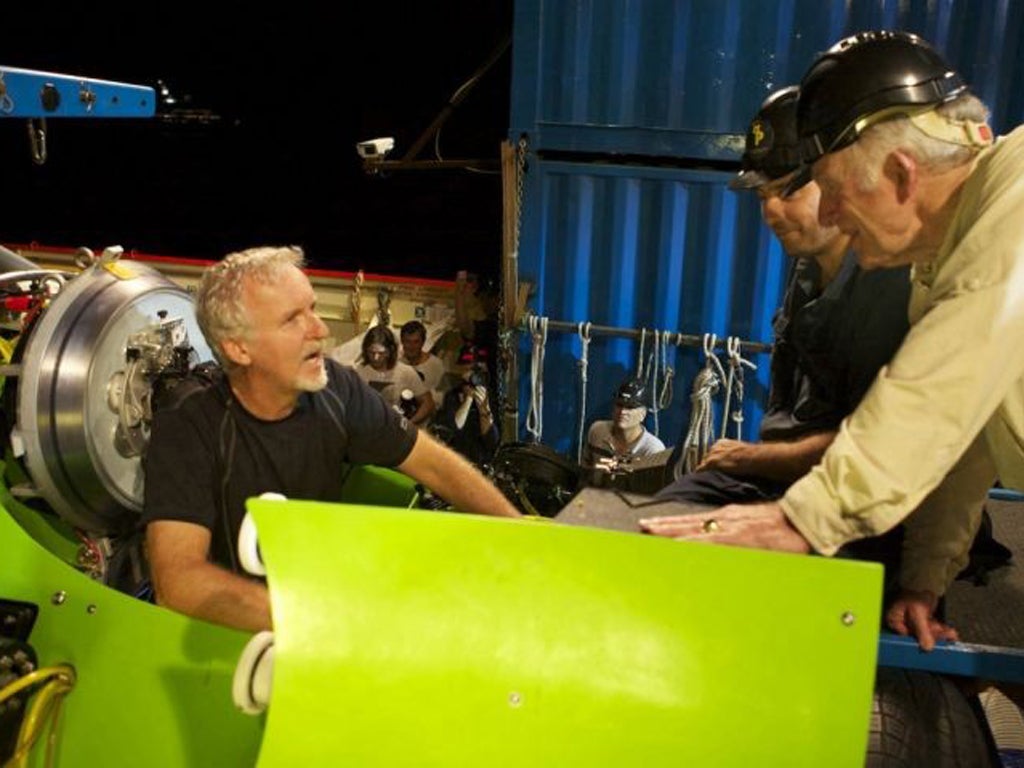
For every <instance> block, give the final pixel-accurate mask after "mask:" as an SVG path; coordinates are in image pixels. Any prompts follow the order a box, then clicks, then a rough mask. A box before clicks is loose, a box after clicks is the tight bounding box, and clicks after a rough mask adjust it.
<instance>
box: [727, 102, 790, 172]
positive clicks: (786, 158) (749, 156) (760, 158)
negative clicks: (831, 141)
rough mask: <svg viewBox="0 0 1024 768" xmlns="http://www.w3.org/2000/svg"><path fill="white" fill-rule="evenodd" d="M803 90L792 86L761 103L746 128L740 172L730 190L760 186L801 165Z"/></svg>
mask: <svg viewBox="0 0 1024 768" xmlns="http://www.w3.org/2000/svg"><path fill="white" fill-rule="evenodd" d="M799 93H800V89H799V88H798V87H797V86H795V85H791V86H789V87H788V88H783V89H782V90H779V91H775V92H774V93H773V94H771V95H770V96H769V97H768V98H767V99H765V100H764V101H763V102H762V103H761V107H760V109H758V111H757V115H755V116H754V119H753V120H751V121H750V127H749V128H748V129H747V139H746V145H745V147H744V150H743V158H742V159H741V161H740V172H739V174H737V176H736V177H735V178H734V179H733V180H732V181H730V182H729V189H757V188H758V187H761V186H763V185H765V184H768V183H770V182H772V181H775V180H777V179H781V178H782V177H784V176H786V175H787V174H790V173H792V172H793V171H794V170H796V169H797V168H798V167H799V165H800V141H799V136H798V135H797V131H796V106H797V96H798V95H799Z"/></svg>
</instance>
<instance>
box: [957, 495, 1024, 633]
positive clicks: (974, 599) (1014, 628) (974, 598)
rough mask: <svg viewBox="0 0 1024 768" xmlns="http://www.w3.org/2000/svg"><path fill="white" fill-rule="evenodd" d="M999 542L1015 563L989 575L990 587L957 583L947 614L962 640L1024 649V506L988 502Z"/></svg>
mask: <svg viewBox="0 0 1024 768" xmlns="http://www.w3.org/2000/svg"><path fill="white" fill-rule="evenodd" d="M988 513H989V515H990V516H991V517H992V532H993V535H994V536H995V538H996V540H997V541H998V542H999V543H1000V544H1003V545H1004V546H1006V547H1009V548H1010V550H1011V551H1012V552H1013V553H1014V558H1013V562H1012V563H1011V564H1010V565H1009V566H1006V567H1004V568H999V569H998V570H995V571H993V572H992V573H991V574H989V578H988V584H986V585H985V586H975V585H973V584H972V583H971V582H969V581H956V582H954V583H953V586H952V587H951V588H950V590H949V593H948V594H947V597H946V612H947V616H948V618H949V620H950V621H951V622H952V623H953V624H954V625H955V626H956V627H957V630H958V631H959V632H960V638H961V639H962V640H965V641H967V642H971V643H984V644H987V645H1004V646H1012V647H1015V648H1024V502H1019V501H992V500H990V501H989V502H988Z"/></svg>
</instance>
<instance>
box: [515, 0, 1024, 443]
mask: <svg viewBox="0 0 1024 768" xmlns="http://www.w3.org/2000/svg"><path fill="white" fill-rule="evenodd" d="M877 28H888V29H905V30H909V31H913V32H917V33H919V34H921V35H922V36H924V37H925V38H926V39H928V40H929V41H930V42H932V43H933V44H934V45H936V46H937V47H938V48H939V49H940V50H942V51H943V52H944V53H945V54H946V56H947V57H948V58H949V60H950V61H951V63H953V65H954V66H955V67H957V68H958V69H959V70H960V72H961V73H962V74H963V75H964V76H965V77H966V78H967V80H968V81H969V82H970V83H972V86H973V89H974V90H975V92H976V93H978V95H979V96H981V97H982V98H983V100H985V101H986V103H987V104H989V106H990V107H991V108H992V110H993V124H994V126H995V127H996V129H997V130H1000V131H1001V130H1005V129H1006V128H1008V127H1009V126H1012V125H1015V124H1016V123H1018V122H1021V121H1022V119H1024V89H1021V88H1019V87H1017V88H1015V87H1014V84H1015V83H1017V82H1019V80H1020V77H1021V75H1022V74H1024V72H1022V70H1024V46H1022V42H1021V41H1022V40H1024V3H1017V2H1010V1H1009V0H975V1H970V0H956V1H954V0H930V1H923V2H914V1H913V0H872V1H871V2H861V1H859V0H847V1H844V2H824V1H823V0H813V1H812V0H689V1H687V0H617V1H612V0H607V1H601V0H557V1H555V0H543V1H542V0H517V3H516V19H515V38H514V49H513V87H512V116H511V126H510V131H509V137H510V139H512V140H513V141H518V140H519V139H520V138H525V141H526V145H527V147H528V155H527V174H526V182H525V187H524V196H523V214H522V215H523V218H522V228H521V237H520V245H519V268H520V269H519V271H520V278H521V279H522V280H525V281H528V282H530V283H532V284H533V285H534V287H535V292H534V294H533V296H532V298H531V301H530V304H529V306H530V308H531V309H532V310H533V311H534V312H536V313H537V314H539V315H544V316H547V317H550V318H551V319H553V320H561V321H569V322H573V323H576V322H582V321H590V322H592V323H595V324H603V325H611V326H621V327H633V328H639V327H646V328H656V329H662V330H671V331H682V332H684V333H688V334H701V333H704V332H714V333H716V334H718V335H719V336H720V337H721V336H725V335H738V336H741V337H743V338H744V339H749V340H753V341H760V342H769V341H770V340H771V329H770V318H771V315H772V312H773V311H774V308H775V307H776V306H777V304H778V302H779V299H780V297H781V290H782V286H783V282H784V272H785V269H786V258H785V256H784V254H782V253H781V251H780V248H779V246H778V243H777V242H776V241H775V239H774V238H773V237H772V236H771V235H770V233H769V232H768V230H767V229H766V228H765V227H764V226H763V225H762V224H761V223H760V216H759V212H758V206H757V201H756V198H754V196H753V195H749V194H742V195H737V194H734V193H731V192H729V191H728V190H727V189H726V187H725V183H726V182H727V181H728V179H729V178H730V176H731V173H732V172H733V169H734V167H735V166H734V165H733V163H735V161H737V160H738V158H739V154H740V152H741V151H742V146H743V133H744V131H745V129H746V126H747V124H748V122H749V120H750V118H751V117H752V115H753V113H754V112H755V111H756V109H757V106H758V104H759V103H760V102H761V100H762V99H763V98H764V97H765V96H766V95H767V94H768V93H770V92H772V91H773V90H775V89H777V88H780V87H782V86H784V85H787V84H790V83H793V82H797V81H799V79H800V77H801V75H802V74H803V72H804V70H805V69H806V68H807V66H808V65H809V64H810V63H811V61H813V59H814V57H815V55H816V54H817V53H818V52H819V51H822V50H824V49H826V48H828V47H829V46H830V45H831V44H832V43H834V42H835V41H836V40H838V39H840V38H841V37H843V36H845V35H847V34H851V33H852V32H856V31H859V30H863V29H877ZM669 158H671V160H672V163H673V167H666V166H665V161H666V160H667V159H669ZM519 348H520V351H521V353H522V356H521V364H520V373H521V386H520V393H519V394H520V398H519V401H520V423H521V424H522V423H524V420H525V417H526V413H527V406H528V395H529V371H530V367H529V363H530V361H529V357H530V343H529V339H528V338H527V334H523V335H522V338H521V343H520V347H519ZM580 349H581V345H580V342H579V340H578V338H577V337H576V334H575V333H550V334H549V339H548V343H547V348H546V361H545V362H546V364H545V368H544V392H545V408H544V416H543V425H544V434H543V442H544V443H546V444H548V445H551V446H552V447H554V448H555V449H557V450H560V451H563V452H565V453H572V454H575V451H576V445H577V424H578V420H579V415H580V391H579V390H580V384H579V366H578V363H577V360H578V357H579V354H580ZM649 352H650V344H648V345H647V349H646V351H645V357H646V356H647V355H648V354H649ZM637 358H638V344H637V342H635V341H630V340H627V339H622V338H610V337H595V339H594V341H593V342H592V344H591V348H590V364H589V366H588V372H589V383H588V403H587V413H586V421H587V422H588V423H589V422H590V421H591V420H593V419H594V418H606V417H607V414H608V412H609V410H610V406H611V394H612V391H613V390H614V388H615V387H616V386H617V385H618V384H619V382H620V381H621V380H622V378H623V377H624V376H625V375H626V374H627V372H630V371H633V370H635V368H636V365H637ZM754 359H755V362H757V363H758V364H759V366H760V370H759V371H758V374H757V376H756V377H752V376H751V375H749V374H748V376H747V395H748V397H747V406H746V421H745V423H744V434H745V436H750V435H753V434H756V428H757V426H758V424H759V422H760V415H761V404H762V403H763V400H764V396H765V387H766V385H767V362H768V361H767V356H766V355H759V356H757V357H755V358H754ZM669 360H670V364H672V365H673V366H674V368H675V369H676V378H675V387H674V389H675V397H674V400H673V403H672V406H671V408H670V409H669V410H668V411H666V412H662V413H661V414H660V415H659V419H658V422H659V427H660V433H661V437H662V439H663V440H664V441H665V443H666V444H673V443H675V442H676V441H677V439H678V437H679V435H680V433H681V430H682V429H684V428H685V426H686V424H687V422H688V420H689V391H690V387H691V384H692V381H693V376H694V374H695V372H696V370H697V368H698V366H699V365H701V364H703V355H702V354H701V353H699V352H698V351H697V350H694V349H690V348H687V349H680V350H678V351H677V350H672V351H671V352H670V354H669ZM719 418H720V417H719ZM716 421H717V420H716ZM652 426H653V419H652V418H651V417H649V418H648V427H652ZM716 428H717V427H716ZM521 435H522V436H523V437H525V436H526V433H525V432H524V431H523V432H521Z"/></svg>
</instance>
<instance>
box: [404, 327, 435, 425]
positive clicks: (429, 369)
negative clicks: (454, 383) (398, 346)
mask: <svg viewBox="0 0 1024 768" xmlns="http://www.w3.org/2000/svg"><path fill="white" fill-rule="evenodd" d="M399 338H400V339H401V342H402V357H401V360H400V362H403V363H406V364H407V365H411V366H412V367H413V368H414V369H416V373H418V374H419V375H420V379H422V381H423V383H424V384H425V385H426V386H427V389H428V390H429V391H430V394H431V396H432V397H433V398H434V405H435V406H436V407H437V408H440V407H441V401H442V398H443V396H444V393H443V392H442V390H441V380H442V379H443V378H444V374H445V367H444V361H443V360H441V358H440V357H438V356H437V355H435V354H433V353H431V352H428V351H427V350H425V349H424V348H423V347H424V345H425V344H426V342H427V329H426V327H425V326H424V325H423V323H421V322H420V321H419V320H410V321H409V322H407V323H406V324H405V325H403V326H402V331H401V333H400V334H399Z"/></svg>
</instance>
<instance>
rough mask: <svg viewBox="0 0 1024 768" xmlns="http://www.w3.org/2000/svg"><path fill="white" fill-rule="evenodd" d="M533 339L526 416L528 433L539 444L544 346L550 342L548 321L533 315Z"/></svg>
mask: <svg viewBox="0 0 1024 768" xmlns="http://www.w3.org/2000/svg"><path fill="white" fill-rule="evenodd" d="M528 326H529V329H530V334H531V336H532V337H533V355H532V356H531V358H530V409H529V411H528V412H527V414H526V431H527V432H529V433H530V435H531V436H532V437H533V441H534V442H535V443H539V442H540V440H541V436H542V435H543V433H544V414H543V410H544V345H545V344H546V343H547V340H548V319H547V318H546V317H536V316H535V315H531V316H530V317H529V319H528Z"/></svg>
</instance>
